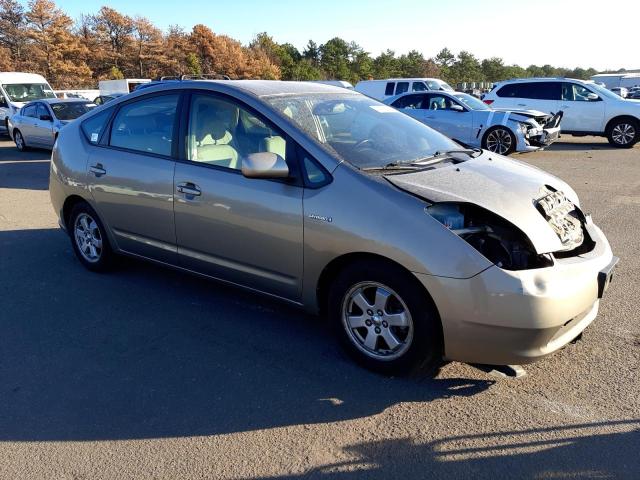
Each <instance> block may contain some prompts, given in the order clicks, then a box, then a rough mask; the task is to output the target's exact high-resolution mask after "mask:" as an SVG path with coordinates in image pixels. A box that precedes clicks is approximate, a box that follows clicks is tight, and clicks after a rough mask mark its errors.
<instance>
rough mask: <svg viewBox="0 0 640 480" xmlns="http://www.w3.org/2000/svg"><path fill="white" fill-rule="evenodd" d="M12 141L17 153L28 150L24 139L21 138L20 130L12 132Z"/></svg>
mask: <svg viewBox="0 0 640 480" xmlns="http://www.w3.org/2000/svg"><path fill="white" fill-rule="evenodd" d="M13 141H14V143H15V144H16V148H17V149H18V151H20V152H26V151H27V150H29V147H28V146H27V144H26V142H25V141H24V137H23V136H22V133H21V132H20V130H18V129H16V130H14V131H13Z"/></svg>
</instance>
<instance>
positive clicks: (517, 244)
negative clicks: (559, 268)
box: [425, 185, 593, 270]
mask: <svg viewBox="0 0 640 480" xmlns="http://www.w3.org/2000/svg"><path fill="white" fill-rule="evenodd" d="M533 204H534V207H535V208H536V209H537V210H538V211H539V213H540V214H541V215H542V216H543V217H544V218H545V220H547V223H548V224H549V227H550V228H551V229H552V230H553V231H554V232H555V233H556V235H557V236H558V238H559V239H560V241H561V243H562V245H563V247H564V248H563V249H562V250H561V251H558V252H554V253H547V254H538V253H536V251H535V248H534V247H533V245H532V244H531V241H530V240H529V238H528V237H527V236H526V235H525V233H524V232H522V231H521V230H520V229H518V228H517V227H516V226H515V225H513V224H512V223H511V222H509V221H507V220H505V219H504V218H502V217H500V216H499V215H496V214H494V213H492V212H490V211H489V210H486V209H484V208H482V207H479V206H477V205H473V204H471V203H453V202H451V203H449V202H445V203H435V204H433V205H431V206H429V207H426V208H425V211H426V213H428V214H429V215H431V216H432V217H434V218H435V219H436V220H438V221H439V222H440V223H442V224H443V225H444V226H445V227H447V228H448V229H450V230H451V232H452V233H455V234H456V235H458V236H459V237H460V238H462V239H464V240H465V241H466V242H468V243H469V244H470V245H471V246H473V247H474V248H475V249H476V250H477V251H478V252H480V253H481V254H482V255H484V256H485V257H486V258H487V259H488V260H490V261H491V262H493V263H494V264H496V265H497V266H499V267H500V268H503V269H505V270H526V269H531V268H543V267H549V266H552V265H553V263H554V258H566V257H570V256H573V255H579V254H580V253H584V252H585V251H589V250H591V248H593V242H592V241H591V239H589V238H588V234H587V233H586V230H585V228H584V223H585V222H586V218H585V216H584V215H583V214H582V212H581V211H580V210H579V209H578V208H577V207H576V206H575V205H574V204H573V203H572V202H571V201H570V200H569V199H568V198H567V197H566V196H565V195H564V194H563V193H562V192H559V191H557V190H555V189H553V187H550V186H548V185H545V186H544V187H542V188H541V190H540V197H539V198H537V199H534V200H533Z"/></svg>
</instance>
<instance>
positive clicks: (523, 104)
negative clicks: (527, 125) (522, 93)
mask: <svg viewBox="0 0 640 480" xmlns="http://www.w3.org/2000/svg"><path fill="white" fill-rule="evenodd" d="M518 106H519V107H526V106H527V104H526V103H519V104H518Z"/></svg>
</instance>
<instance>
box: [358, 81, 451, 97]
mask: <svg viewBox="0 0 640 480" xmlns="http://www.w3.org/2000/svg"><path fill="white" fill-rule="evenodd" d="M355 90H356V92H360V93H362V94H364V95H366V96H368V97H371V98H375V99H376V100H384V99H385V98H389V97H393V96H394V95H400V94H401V93H405V92H424V91H427V90H444V91H446V92H453V91H454V90H453V88H451V86H450V85H449V84H448V83H447V82H444V81H442V80H440V79H438V78H388V79H386V80H362V81H361V82H358V83H357V84H356V89H355Z"/></svg>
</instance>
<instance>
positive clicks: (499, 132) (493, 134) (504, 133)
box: [482, 127, 516, 155]
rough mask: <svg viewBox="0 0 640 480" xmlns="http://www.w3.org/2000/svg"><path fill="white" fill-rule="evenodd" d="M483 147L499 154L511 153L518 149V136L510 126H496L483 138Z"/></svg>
mask: <svg viewBox="0 0 640 480" xmlns="http://www.w3.org/2000/svg"><path fill="white" fill-rule="evenodd" d="M482 148H484V149H485V150H489V151H490V152H493V153H497V154H499V155H510V154H512V153H513V152H515V150H516V137H515V135H514V134H513V132H511V130H509V129H508V128H505V127H494V128H491V129H489V131H488V132H487V133H486V134H485V136H484V138H483V139H482Z"/></svg>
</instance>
